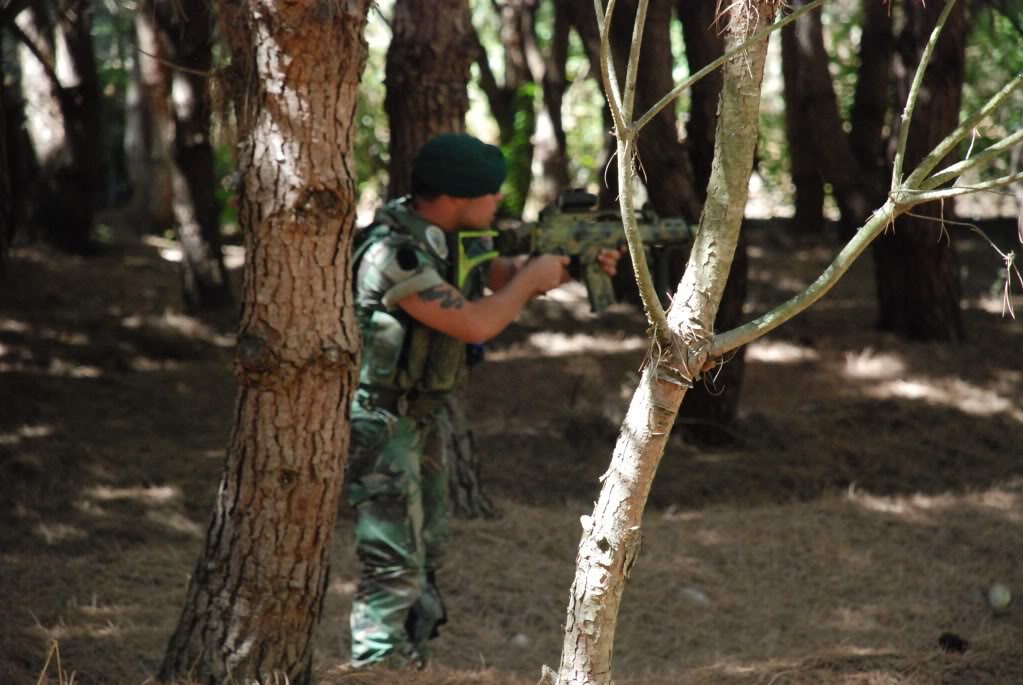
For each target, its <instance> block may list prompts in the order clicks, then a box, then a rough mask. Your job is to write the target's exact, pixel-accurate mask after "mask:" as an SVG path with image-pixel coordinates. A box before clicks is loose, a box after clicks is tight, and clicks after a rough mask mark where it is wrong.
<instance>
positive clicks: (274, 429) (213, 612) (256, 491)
mask: <svg viewBox="0 0 1023 685" xmlns="http://www.w3.org/2000/svg"><path fill="white" fill-rule="evenodd" d="M368 5H369V0H348V1H347V2H335V3H331V4H329V5H324V4H322V3H314V2H292V3H274V2H271V1H270V0H251V1H250V2H246V3H225V4H223V5H221V12H222V16H221V19H222V26H223V29H224V32H225V34H226V35H227V37H228V39H229V42H230V45H231V50H232V54H233V61H232V65H233V66H232V68H233V70H234V73H233V74H231V75H230V78H233V79H237V80H236V81H235V82H237V83H243V84H245V87H244V92H242V93H239V98H238V100H237V101H236V111H237V113H238V128H239V135H240V138H241V140H242V142H241V144H240V146H239V173H240V175H241V179H242V182H241V185H242V188H241V194H240V215H239V218H240V222H241V226H242V228H243V231H244V233H245V239H246V280H245V293H244V305H243V308H242V318H241V325H240V329H239V337H238V351H237V354H236V362H235V372H236V376H237V379H238V384H239V392H238V397H237V403H236V410H235V420H234V427H233V430H232V434H231V440H230V444H229V447H228V453H227V462H226V465H225V470H224V477H223V480H222V482H221V485H220V488H219V490H218V494H217V498H216V502H215V505H214V512H213V516H212V520H211V522H210V526H209V529H208V531H207V536H206V542H205V544H204V547H203V550H202V553H201V555H200V558H199V561H198V563H197V564H196V567H195V571H194V573H193V575H192V578H191V582H190V584H189V588H188V593H187V597H186V599H185V606H184V609H183V611H182V614H181V618H180V620H179V623H178V626H177V629H176V630H175V631H174V634H173V636H172V637H171V639H170V643H169V645H168V647H167V652H166V655H165V657H164V661H163V664H162V666H161V668H160V674H159V677H160V679H161V680H163V681H167V680H170V679H172V678H175V677H182V678H184V677H191V678H194V679H195V680H197V681H198V682H201V683H218V684H219V683H225V682H234V681H242V682H250V681H252V680H257V679H258V680H259V681H261V682H273V681H275V680H281V681H283V680H284V679H287V680H288V681H289V682H291V683H308V682H310V678H311V673H310V669H311V664H312V654H313V633H314V630H315V628H316V626H317V624H318V623H319V619H320V612H321V610H322V607H323V597H324V593H325V591H326V587H327V577H328V565H329V564H328V558H329V550H330V544H329V543H330V537H331V533H332V531H333V528H334V521H335V516H336V512H337V503H338V497H339V495H340V491H341V484H342V480H343V475H344V465H345V455H346V453H347V449H348V419H349V406H350V402H351V398H352V395H353V392H354V390H355V384H356V382H357V379H356V376H357V373H358V371H357V369H358V357H359V334H358V329H357V327H356V324H355V316H354V310H353V308H352V292H351V282H350V277H349V274H350V273H351V264H350V259H351V242H352V229H353V225H354V220H355V206H356V196H355V193H356V190H355V181H356V179H355V178H354V177H353V176H352V174H351V169H353V168H354V163H353V160H352V159H351V155H352V148H353V145H354V140H353V134H354V126H353V125H352V121H353V117H354V112H355V106H356V99H357V90H358V84H359V77H360V74H361V72H362V68H363V65H364V63H365V58H366V45H365V42H364V41H363V39H362V32H363V29H364V27H365V24H366V18H367V12H368Z"/></svg>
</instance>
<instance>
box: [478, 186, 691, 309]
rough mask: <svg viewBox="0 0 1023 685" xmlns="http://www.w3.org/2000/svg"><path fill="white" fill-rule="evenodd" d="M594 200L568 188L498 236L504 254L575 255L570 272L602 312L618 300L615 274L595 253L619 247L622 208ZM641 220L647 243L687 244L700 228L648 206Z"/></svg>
mask: <svg viewBox="0 0 1023 685" xmlns="http://www.w3.org/2000/svg"><path fill="white" fill-rule="evenodd" d="M596 204H597V197H596V196H595V195H593V194H591V193H587V192H583V191H581V190H569V191H566V192H564V193H562V194H561V196H560V197H559V198H558V201H557V202H556V203H554V204H552V205H549V206H547V207H546V208H544V209H543V211H541V212H540V216H539V217H538V219H537V221H535V222H527V223H523V224H520V225H519V226H518V227H517V228H514V229H510V230H506V231H500V232H499V233H498V235H497V239H498V242H499V243H503V245H502V247H503V249H501V252H502V254H530V255H537V254H560V255H567V256H569V257H571V258H572V262H571V264H570V266H569V272H570V273H571V274H572V276H573V277H575V278H577V279H579V280H582V282H583V283H585V284H586V294H587V295H588V296H589V299H590V310H591V311H593V312H601V311H604V310H605V309H607V308H608V307H609V306H610V305H612V304H614V302H615V294H614V288H613V287H612V284H611V277H610V276H608V275H607V273H606V272H605V271H604V270H603V269H602V268H601V267H600V263H599V262H598V261H597V255H598V254H599V253H600V251H601V250H602V249H611V250H614V249H618V248H620V247H621V246H623V245H625V244H626V240H625V229H624V227H623V225H622V216H621V213H620V212H618V211H616V210H609V209H596ZM637 224H638V228H639V234H640V237H641V238H642V239H643V244H644V245H657V246H668V245H688V244H689V243H691V242H692V239H693V236H694V235H695V232H696V227H695V226H694V227H690V226H689V225H688V224H686V222H685V221H683V220H682V219H669V218H661V217H658V216H657V215H656V214H654V213H653V212H652V211H650V210H647V209H644V210H643V211H642V212H640V214H639V216H638V217H637ZM459 252H460V254H459V257H460V258H461V256H462V255H461V250H460V251H459ZM467 263H468V262H467ZM474 265H475V264H473V265H470V266H469V268H472V266H474ZM461 271H462V267H461V262H460V266H459V273H461Z"/></svg>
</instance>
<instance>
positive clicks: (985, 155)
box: [920, 128, 1023, 190]
mask: <svg viewBox="0 0 1023 685" xmlns="http://www.w3.org/2000/svg"><path fill="white" fill-rule="evenodd" d="M1020 142H1023V128H1021V129H1020V130H1018V131H1014V132H1013V133H1011V134H1009V135H1007V136H1006V137H1005V138H1002V139H1001V140H999V141H998V142H996V143H992V144H991V145H989V146H988V147H987V148H985V149H984V150H982V151H980V152H978V153H977V155H976V156H975V157H972V158H969V154H967V157H968V158H967V159H964V160H962V161H961V162H957V163H955V164H953V165H952V166H949V167H946V168H944V169H942V170H941V171H939V172H938V173H936V174H934V175H933V176H931V177H930V178H928V179H927V180H926V181H924V182H923V183H921V184H920V187H921V188H923V189H924V190H933V189H934V188H937V187H938V186H941V185H944V184H945V183H948V182H949V181H951V180H952V179H954V178H956V177H957V176H961V175H962V174H964V173H966V172H967V171H969V170H971V169H978V168H981V167H983V166H987V165H988V164H990V163H991V162H993V161H994V160H995V159H997V157H998V155H1000V154H1001V153H1003V152H1005V151H1006V150H1009V149H1011V148H1013V147H1015V146H1016V145H1017V144H1018V143H1020ZM971 148H972V145H971Z"/></svg>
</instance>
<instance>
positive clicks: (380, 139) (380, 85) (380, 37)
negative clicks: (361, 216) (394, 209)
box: [354, 0, 394, 206]
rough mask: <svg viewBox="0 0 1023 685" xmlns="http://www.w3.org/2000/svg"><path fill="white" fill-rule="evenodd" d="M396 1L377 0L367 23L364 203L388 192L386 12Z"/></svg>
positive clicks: (359, 112) (360, 154)
mask: <svg viewBox="0 0 1023 685" xmlns="http://www.w3.org/2000/svg"><path fill="white" fill-rule="evenodd" d="M393 5H394V3H393V2H392V1H389V0H387V1H381V0H377V2H376V3H374V7H373V8H372V9H371V10H370V13H369V21H368V22H367V24H366V32H365V37H366V42H367V44H368V48H369V52H368V55H367V59H366V68H365V69H364V70H363V72H362V81H361V82H360V83H359V99H358V103H357V106H356V110H355V152H354V156H355V174H356V178H358V180H359V194H360V202H361V203H362V204H363V205H364V206H370V205H375V204H378V203H379V202H380V201H382V200H383V198H384V196H385V195H386V194H387V181H388V173H387V170H388V165H389V164H390V153H389V150H390V138H391V132H390V127H389V126H388V121H387V113H386V112H385V111H384V96H385V95H386V89H385V88H384V68H385V65H386V59H387V46H388V45H389V44H390V42H391V28H390V26H389V25H388V24H387V21H386V20H385V19H384V16H385V14H386V15H390V14H391V9H392V7H393Z"/></svg>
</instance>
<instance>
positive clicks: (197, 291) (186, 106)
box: [157, 0, 232, 311]
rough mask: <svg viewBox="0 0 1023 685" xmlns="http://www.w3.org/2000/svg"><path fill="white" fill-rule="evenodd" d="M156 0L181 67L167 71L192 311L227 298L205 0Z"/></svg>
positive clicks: (177, 218)
mask: <svg viewBox="0 0 1023 685" xmlns="http://www.w3.org/2000/svg"><path fill="white" fill-rule="evenodd" d="M173 2H174V3H176V6H174V7H172V6H171V5H170V4H169V0H162V2H161V3H160V6H159V7H158V12H157V18H158V22H159V24H160V26H161V34H162V36H163V41H162V42H164V43H165V44H166V45H168V46H169V48H170V49H169V50H168V54H169V55H170V57H171V62H173V63H175V64H180V65H183V66H184V67H187V68H188V69H189V71H185V70H183V69H176V70H175V71H174V72H173V74H172V76H171V87H170V89H169V91H168V92H167V93H165V95H164V96H165V98H169V101H170V104H171V107H172V108H173V118H174V160H173V165H172V172H173V173H172V178H173V189H174V225H175V229H176V230H177V235H178V240H179V242H180V243H181V252H182V257H183V258H182V260H181V266H182V281H183V282H182V286H183V291H184V297H185V303H186V305H187V306H188V307H189V308H190V309H192V310H193V311H214V310H218V309H223V308H225V307H227V306H228V305H230V304H231V302H232V298H231V286H230V281H229V280H228V278H227V271H226V270H225V268H224V258H223V255H222V252H221V242H220V207H219V206H218V204H217V197H216V194H215V190H216V173H215V171H214V168H213V146H212V144H211V143H210V99H209V78H208V77H207V76H206V75H205V74H206V73H208V72H209V70H210V66H211V63H212V61H213V59H212V58H213V54H212V35H211V29H212V25H211V24H212V20H213V18H212V16H211V14H210V6H209V1H208V0H173Z"/></svg>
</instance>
